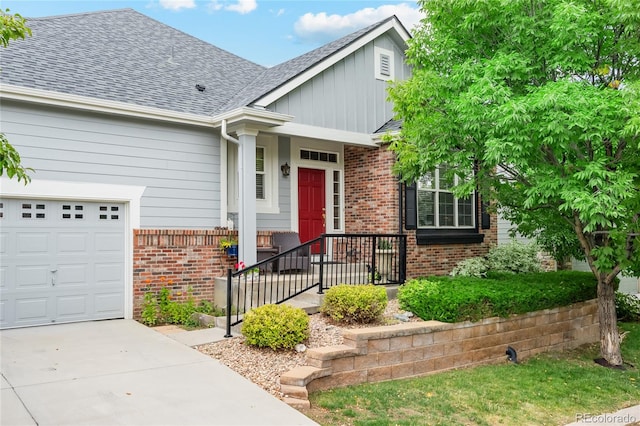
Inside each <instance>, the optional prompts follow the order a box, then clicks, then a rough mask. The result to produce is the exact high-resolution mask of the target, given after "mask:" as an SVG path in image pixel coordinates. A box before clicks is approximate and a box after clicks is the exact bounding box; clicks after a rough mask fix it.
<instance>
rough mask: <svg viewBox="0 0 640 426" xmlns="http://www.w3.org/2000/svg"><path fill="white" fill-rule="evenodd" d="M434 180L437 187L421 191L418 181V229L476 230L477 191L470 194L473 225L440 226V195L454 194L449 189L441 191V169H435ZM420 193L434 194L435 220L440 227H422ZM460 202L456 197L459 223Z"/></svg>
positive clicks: (455, 218)
mask: <svg viewBox="0 0 640 426" xmlns="http://www.w3.org/2000/svg"><path fill="white" fill-rule="evenodd" d="M458 179H459V178H458V176H456V177H455V181H454V185H457V183H458ZM434 180H435V182H434V183H435V185H434V187H433V188H432V189H420V182H419V181H418V186H417V188H416V191H417V194H416V197H417V200H416V207H417V209H418V211H417V215H418V217H417V223H418V229H475V228H476V222H477V221H478V218H477V217H476V216H477V215H476V213H477V211H476V197H475V194H476V193H475V191H474V192H473V193H472V194H470V195H469V196H470V197H471V218H472V223H471V225H463V226H460V225H453V226H440V225H439V222H440V203H439V202H438V200H439V197H438V194H440V193H447V194H452V193H453V192H452V191H451V190H447V189H440V168H436V169H435V173H434ZM420 192H432V193H434V220H435V222H436V223H438V225H433V226H420V203H419V202H418V200H419V199H420ZM459 200H460V198H459V197H456V196H455V195H454V196H453V218H454V221H455V222H456V223H457V222H458V220H459V217H458V201H459Z"/></svg>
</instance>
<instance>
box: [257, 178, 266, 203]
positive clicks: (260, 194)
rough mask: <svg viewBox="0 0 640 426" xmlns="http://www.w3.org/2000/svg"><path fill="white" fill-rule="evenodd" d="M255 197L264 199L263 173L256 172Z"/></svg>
mask: <svg viewBox="0 0 640 426" xmlns="http://www.w3.org/2000/svg"><path fill="white" fill-rule="evenodd" d="M256 198H257V199H258V200H264V199H265V190H264V175H263V174H259V173H258V174H256Z"/></svg>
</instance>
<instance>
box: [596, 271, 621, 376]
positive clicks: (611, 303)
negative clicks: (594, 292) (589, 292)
mask: <svg viewBox="0 0 640 426" xmlns="http://www.w3.org/2000/svg"><path fill="white" fill-rule="evenodd" d="M598 320H599V321H600V355H601V356H602V358H604V359H605V360H606V361H607V362H608V363H609V365H622V354H621V353H620V334H618V324H617V317H616V295H615V288H614V286H613V283H611V282H606V281H605V278H604V277H602V276H598Z"/></svg>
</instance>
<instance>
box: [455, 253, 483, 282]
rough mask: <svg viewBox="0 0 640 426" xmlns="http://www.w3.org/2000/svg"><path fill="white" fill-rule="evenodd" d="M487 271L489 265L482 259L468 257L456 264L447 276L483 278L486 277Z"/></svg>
mask: <svg viewBox="0 0 640 426" xmlns="http://www.w3.org/2000/svg"><path fill="white" fill-rule="evenodd" d="M488 270H489V265H488V264H487V261H486V259H485V258H484V257H470V258H468V259H465V260H463V261H461V262H458V264H457V265H456V266H455V268H453V270H452V271H451V274H449V275H451V276H452V277H455V276H463V277H478V278H483V277H486V276H487V271H488Z"/></svg>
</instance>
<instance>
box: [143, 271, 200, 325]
mask: <svg viewBox="0 0 640 426" xmlns="http://www.w3.org/2000/svg"><path fill="white" fill-rule="evenodd" d="M160 281H161V282H165V281H166V279H165V277H161V279H160ZM168 283H169V284H172V283H173V282H172V281H168ZM192 293H193V290H192V289H191V287H189V288H188V289H187V300H186V301H184V302H179V301H175V300H172V298H173V295H172V294H171V290H169V288H168V287H162V288H161V289H160V291H159V292H158V293H157V294H156V293H154V292H151V291H150V292H147V293H145V295H144V302H143V304H142V312H141V314H140V317H141V319H142V322H143V323H144V324H146V325H148V326H154V325H159V324H180V325H184V326H187V327H194V326H196V325H198V324H197V322H196V319H194V318H193V314H194V313H195V312H197V311H198V310H197V309H196V304H195V300H194V299H193V295H192ZM201 304H202V302H201Z"/></svg>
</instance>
